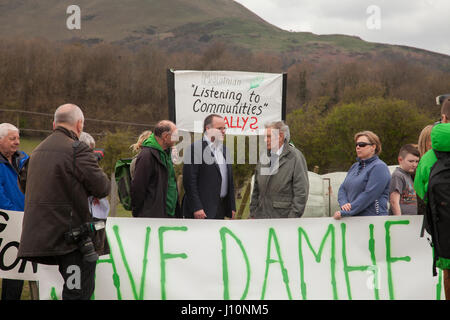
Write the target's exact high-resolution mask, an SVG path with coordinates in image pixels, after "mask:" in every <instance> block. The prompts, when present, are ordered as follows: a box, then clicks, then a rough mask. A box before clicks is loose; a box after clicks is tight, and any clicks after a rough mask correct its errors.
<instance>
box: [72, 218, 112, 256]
mask: <svg viewBox="0 0 450 320" xmlns="http://www.w3.org/2000/svg"><path fill="white" fill-rule="evenodd" d="M104 228H105V222H104V221H93V222H86V223H84V224H82V225H81V226H80V227H79V228H74V229H72V230H70V231H68V232H66V233H64V239H65V240H66V242H67V243H69V244H77V246H78V249H80V252H81V254H82V255H83V259H84V260H85V261H87V262H95V261H97V260H98V254H97V252H96V251H95V246H94V243H93V242H92V238H91V235H93V234H95V232H96V231H97V230H100V229H104Z"/></svg>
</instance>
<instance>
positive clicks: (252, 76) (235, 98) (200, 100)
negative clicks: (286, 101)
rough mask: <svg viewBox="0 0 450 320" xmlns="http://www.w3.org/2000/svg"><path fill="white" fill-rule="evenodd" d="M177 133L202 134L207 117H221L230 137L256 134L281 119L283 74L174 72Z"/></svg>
mask: <svg viewBox="0 0 450 320" xmlns="http://www.w3.org/2000/svg"><path fill="white" fill-rule="evenodd" d="M174 74H175V77H174V78H175V86H174V88H175V114H176V124H177V127H178V129H181V130H185V131H189V132H203V127H202V125H203V120H204V119H205V118H206V117H207V116H208V115H210V114H219V115H221V116H223V117H224V119H225V125H226V128H227V131H226V133H227V134H230V135H252V134H258V129H263V128H264V123H266V122H270V121H278V120H281V119H282V104H283V74H274V73H255V72H240V71H185V70H184V71H174Z"/></svg>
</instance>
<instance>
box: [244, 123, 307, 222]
mask: <svg viewBox="0 0 450 320" xmlns="http://www.w3.org/2000/svg"><path fill="white" fill-rule="evenodd" d="M265 128H266V131H265V141H266V145H267V151H268V153H269V154H270V163H269V164H261V163H259V164H257V165H256V169H255V183H254V186H253V193H252V198H251V201H250V217H251V218H259V219H267V218H300V217H301V216H302V215H303V212H304V211H305V207H306V201H307V200H308V193H309V180H308V167H307V165H306V160H305V157H304V156H303V154H302V152H301V151H300V150H298V149H297V148H295V147H294V145H292V144H291V143H289V139H290V135H289V127H288V126H287V125H286V124H284V122H283V121H276V122H272V123H269V124H266V125H265Z"/></svg>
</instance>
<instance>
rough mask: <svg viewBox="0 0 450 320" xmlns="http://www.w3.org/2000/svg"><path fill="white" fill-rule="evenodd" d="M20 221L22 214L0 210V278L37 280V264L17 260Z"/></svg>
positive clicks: (20, 228)
mask: <svg viewBox="0 0 450 320" xmlns="http://www.w3.org/2000/svg"><path fill="white" fill-rule="evenodd" d="M22 219H23V212H17V211H8V210H2V209H0V278H7V279H21V280H37V279H38V275H37V272H38V264H36V263H31V262H29V261H28V262H27V261H25V260H22V259H17V252H18V249H19V242H20V235H21V233H22V232H21V231H22ZM36 232H39V230H36Z"/></svg>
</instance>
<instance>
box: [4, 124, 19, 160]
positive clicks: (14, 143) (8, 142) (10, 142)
mask: <svg viewBox="0 0 450 320" xmlns="http://www.w3.org/2000/svg"><path fill="white" fill-rule="evenodd" d="M19 145H20V137H19V132H17V131H12V130H10V131H9V132H8V135H7V136H5V137H4V138H3V139H0V151H1V153H2V154H3V155H5V156H10V155H12V154H14V153H15V152H16V151H17V150H18V149H19Z"/></svg>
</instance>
